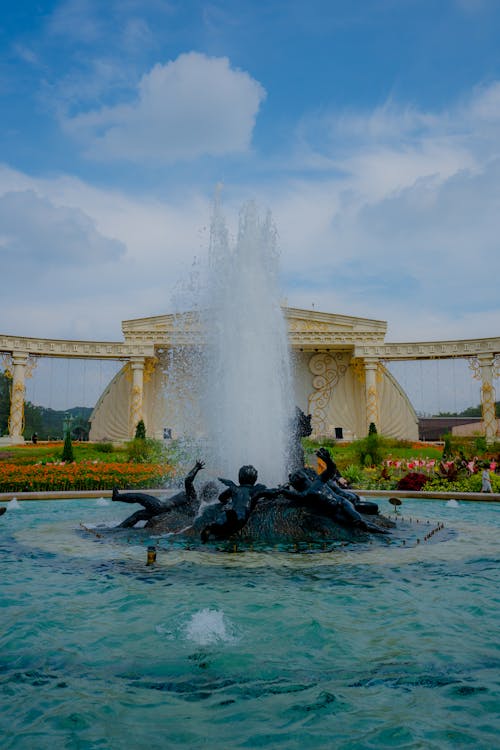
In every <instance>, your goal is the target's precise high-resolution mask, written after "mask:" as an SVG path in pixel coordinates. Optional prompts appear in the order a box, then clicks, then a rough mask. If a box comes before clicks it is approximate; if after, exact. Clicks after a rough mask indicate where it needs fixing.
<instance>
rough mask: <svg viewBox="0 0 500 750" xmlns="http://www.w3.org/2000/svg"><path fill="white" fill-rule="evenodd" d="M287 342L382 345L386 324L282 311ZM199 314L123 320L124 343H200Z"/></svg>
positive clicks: (306, 346)
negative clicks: (287, 335) (286, 329)
mask: <svg viewBox="0 0 500 750" xmlns="http://www.w3.org/2000/svg"><path fill="white" fill-rule="evenodd" d="M283 310H284V314H285V318H286V321H287V325H288V332H289V340H290V344H291V346H292V348H294V349H315V348H319V347H321V348H331V349H345V348H352V347H354V346H356V345H358V346H359V345H360V344H383V342H384V338H385V334H386V331H387V323H386V322H385V321H381V320H371V319H369V318H356V317H352V316H349V315H335V314H332V313H324V312H318V311H316V310H302V309H300V308H294V307H285V308H283ZM202 315H203V313H202V312H201V313H193V312H187V313H182V314H180V315H173V314H168V315H155V316H152V317H149V318H136V319H134V320H124V321H123V323H122V330H123V335H124V337H125V340H126V341H134V342H138V341H142V342H147V343H153V344H155V345H157V346H162V345H163V346H169V345H171V344H172V343H174V341H175V343H177V344H189V343H191V344H198V343H201V337H202V324H201V320H200V316H202Z"/></svg>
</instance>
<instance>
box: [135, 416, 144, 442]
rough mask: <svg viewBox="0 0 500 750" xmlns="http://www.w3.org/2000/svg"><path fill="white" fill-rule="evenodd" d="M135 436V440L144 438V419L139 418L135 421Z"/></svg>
mask: <svg viewBox="0 0 500 750" xmlns="http://www.w3.org/2000/svg"><path fill="white" fill-rule="evenodd" d="M135 438H136V440H145V439H146V425H145V424H144V420H143V419H140V420H139V421H138V422H137V427H136V428H135Z"/></svg>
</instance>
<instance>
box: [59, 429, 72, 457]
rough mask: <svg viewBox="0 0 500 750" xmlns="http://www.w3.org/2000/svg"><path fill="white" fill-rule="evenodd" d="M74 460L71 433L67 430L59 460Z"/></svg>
mask: <svg viewBox="0 0 500 750" xmlns="http://www.w3.org/2000/svg"><path fill="white" fill-rule="evenodd" d="M74 460H75V456H74V453H73V444H72V442H71V433H70V431H69V430H68V431H67V433H66V437H65V438H64V445H63V450H62V454H61V461H64V463H67V464H72V463H73V461H74Z"/></svg>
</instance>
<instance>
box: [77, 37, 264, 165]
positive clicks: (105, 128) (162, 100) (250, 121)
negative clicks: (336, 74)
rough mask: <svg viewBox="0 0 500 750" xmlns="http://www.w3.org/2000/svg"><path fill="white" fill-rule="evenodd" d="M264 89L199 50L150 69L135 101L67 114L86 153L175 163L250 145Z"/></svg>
mask: <svg viewBox="0 0 500 750" xmlns="http://www.w3.org/2000/svg"><path fill="white" fill-rule="evenodd" d="M264 97H265V91H264V89H263V88H262V86H261V85H260V83H258V82H257V81H255V80H254V79H253V78H251V76H250V75H249V74H248V73H245V72H244V71H241V70H236V69H233V68H231V66H230V63H229V60H228V59H227V58H215V57H207V56H206V55H203V54H199V53H196V52H190V53H189V54H183V55H180V56H179V57H178V58H177V59H176V60H175V61H172V62H169V63H167V64H166V65H160V64H158V65H155V67H154V68H153V69H152V70H151V71H150V72H149V73H147V74H146V75H144V76H143V77H142V79H141V81H140V83H139V86H138V89H137V97H136V99H135V101H134V102H132V103H129V104H121V105H117V106H114V107H103V108H102V109H100V110H96V111H93V112H88V113H85V114H79V115H77V116H75V117H68V118H67V119H66V120H64V121H63V126H64V128H65V129H66V131H67V132H68V133H70V134H72V135H73V136H75V137H77V138H78V139H80V141H81V142H82V143H83V144H84V146H85V147H86V153H87V156H89V157H91V158H94V159H98V160H113V159H122V160H127V161H132V162H139V163H150V164H151V163H153V164H161V163H171V162H175V161H179V160H191V159H195V158H197V157H200V156H204V155H210V156H222V155H225V154H232V153H238V152H245V151H247V150H248V149H249V147H250V144H251V138H252V131H253V127H254V124H255V119H256V116H257V113H258V110H259V106H260V104H261V102H262V101H263V99H264Z"/></svg>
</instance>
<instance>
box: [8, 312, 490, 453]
mask: <svg viewBox="0 0 500 750" xmlns="http://www.w3.org/2000/svg"><path fill="white" fill-rule="evenodd" d="M284 313H285V317H286V321H287V325H288V336H289V343H290V348H291V351H292V355H293V358H294V378H295V383H294V388H295V399H296V404H297V406H299V407H300V408H301V409H302V410H303V411H305V412H307V413H310V414H311V415H312V425H313V429H314V436H315V437H323V436H328V437H337V438H339V439H344V440H350V439H355V438H357V437H363V436H364V435H366V434H367V430H368V426H369V424H370V423H371V422H373V423H374V424H375V425H376V427H377V430H378V432H379V433H381V434H383V435H386V436H388V437H395V438H402V439H407V440H417V439H418V419H417V415H416V413H415V411H414V408H413V406H412V404H411V403H410V401H409V399H408V397H407V395H406V394H405V392H404V391H403V389H402V388H401V386H400V384H399V383H398V382H397V381H396V379H395V378H394V377H393V375H391V373H390V372H389V371H388V369H387V367H386V364H387V363H389V362H391V361H395V360H429V359H453V358H461V359H466V360H468V362H469V365H470V368H471V377H475V378H477V379H479V380H480V381H481V405H482V422H481V424H480V428H478V429H480V431H481V432H482V434H484V435H485V436H486V438H487V440H490V441H491V440H493V439H495V437H496V434H497V421H496V415H495V391H494V387H493V380H494V378H495V377H498V376H499V373H500V337H498V338H481V339H470V340H456V341H422V342H414V343H404V342H402V343H386V342H385V337H386V332H387V323H386V322H383V321H380V320H370V319H367V318H357V317H351V316H346V315H335V314H330V313H323V312H317V311H310V310H301V309H296V308H284ZM178 321H179V317H178V316H177V317H176V316H174V315H159V316H154V317H149V318H139V319H135V320H126V321H123V323H122V331H123V341H116V342H104V341H69V340H60V339H44V338H28V337H20V336H9V335H0V353H2V354H3V361H4V366H5V367H6V369H7V370H8V371H9V372H10V374H11V376H12V391H11V405H10V420H9V436H8V440H9V441H10V442H12V443H16V442H22V440H23V437H22V432H23V415H24V399H25V377H26V375H27V374H28V373H29V370H30V368H31V367H32V366H33V364H34V363H35V362H36V359H37V358H38V357H60V358H80V359H96V360H104V359H114V360H116V359H118V360H121V361H122V362H123V366H122V367H121V369H120V371H119V372H118V373H117V374H116V375H115V377H114V378H113V379H112V380H111V382H110V383H109V384H108V385H107V387H106V388H105V390H104V392H103V393H102V395H101V396H100V398H99V400H98V402H97V404H96V406H95V408H94V410H93V413H92V415H91V425H92V426H91V431H90V440H103V441H104V440H105V441H121V440H127V439H130V438H131V437H133V435H134V433H135V427H136V425H137V423H138V421H139V420H140V419H143V420H144V422H145V425H146V430H147V434H148V435H149V436H154V437H157V438H162V437H164V435H165V430H166V429H167V430H168V428H169V427H170V426H171V425H174V424H175V418H174V411H175V410H178V407H179V404H178V403H174V401H176V398H172V399H171V402H170V403H169V400H168V399H167V400H165V398H164V396H163V394H164V392H165V378H166V375H165V371H166V369H167V368H166V363H167V359H168V358H169V357H176V356H180V352H181V351H182V348H183V347H189V346H193V345H197V346H200V345H201V346H202V345H203V342H202V341H201V340H199V339H200V337H201V335H202V334H201V328H198V329H197V322H196V318H195V316H193V315H191V314H189V313H186V314H185V315H184V316H183V326H184V329H185V331H186V337H185V339H183V338H182V336H181V337H179V325H178ZM197 330H198V334H199V338H198V340H197V339H196V335H197ZM188 333H189V335H187V334H188ZM175 436H176V435H175V433H174V435H173V437H175Z"/></svg>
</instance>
